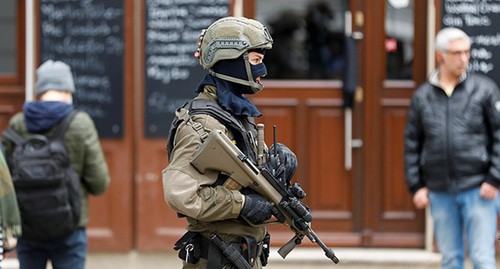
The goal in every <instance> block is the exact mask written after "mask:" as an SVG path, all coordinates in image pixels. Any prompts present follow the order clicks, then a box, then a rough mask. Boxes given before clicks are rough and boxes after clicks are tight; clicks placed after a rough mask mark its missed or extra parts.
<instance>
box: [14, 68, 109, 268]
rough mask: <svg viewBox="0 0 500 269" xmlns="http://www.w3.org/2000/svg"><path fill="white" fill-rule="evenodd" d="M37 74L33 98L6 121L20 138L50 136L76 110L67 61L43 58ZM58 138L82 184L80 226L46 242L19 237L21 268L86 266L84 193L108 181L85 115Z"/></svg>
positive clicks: (102, 189) (105, 185) (96, 139)
mask: <svg viewBox="0 0 500 269" xmlns="http://www.w3.org/2000/svg"><path fill="white" fill-rule="evenodd" d="M36 75H37V79H36V96H37V100H35V101H34V102H26V103H25V104H24V105H23V111H22V112H19V113H17V114H16V115H14V116H13V117H12V118H11V119H10V121H9V127H10V128H12V129H13V130H14V131H15V132H16V133H18V134H20V135H21V136H22V137H28V136H30V135H33V134H42V135H45V136H48V137H50V134H52V133H53V132H54V130H55V129H56V128H57V127H58V125H59V124H60V122H61V121H62V119H63V118H65V117H66V116H67V115H68V114H70V113H72V112H73V110H74V107H73V93H74V92H75V90H76V89H75V84H74V81H73V75H72V72H71V68H70V67H69V66H68V65H67V64H66V63H64V62H61V61H53V60H47V61H46V62H44V63H43V64H42V65H41V66H40V67H39V68H38V69H37V74H36ZM62 140H63V142H64V145H65V146H66V148H67V151H68V155H69V159H70V162H71V166H72V168H73V169H74V171H75V172H76V173H77V175H78V176H79V178H80V180H81V191H80V199H81V210H80V218H79V223H78V228H77V229H76V231H74V232H73V233H71V234H69V235H68V236H65V237H64V238H57V239H47V240H39V239H33V238H27V237H26V236H25V235H24V233H23V235H22V236H21V237H20V238H19V241H18V245H17V257H18V259H19V263H20V269H44V268H46V266H47V263H48V261H49V260H50V262H51V264H52V267H53V268H54V269H84V268H85V259H86V256H87V248H88V241H87V234H86V229H85V226H86V225H87V223H88V221H89V219H88V195H89V194H91V195H100V194H102V193H104V192H105V191H106V190H107V188H108V186H109V183H110V177H109V172H108V166H107V164H106V161H105V158H104V154H103V151H102V148H101V145H100V141H99V136H98V133H97V130H96V128H95V125H94V122H93V120H92V119H91V118H90V116H89V115H88V114H87V113H85V112H83V111H76V114H74V116H73V118H72V120H71V122H70V123H69V126H68V128H67V130H66V132H65V133H64V136H63V137H62ZM4 144H5V152H6V156H7V160H9V158H10V157H11V155H12V153H13V150H14V144H13V143H12V141H10V140H4ZM33 199H36V197H33ZM18 200H19V199H18ZM34 202H35V203H36V202H37V201H34ZM21 216H22V215H21ZM21 218H22V217H21ZM31 228H32V229H33V227H31ZM54 229H57V227H54ZM23 230H25V229H24V226H23Z"/></svg>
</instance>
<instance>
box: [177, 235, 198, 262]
mask: <svg viewBox="0 0 500 269" xmlns="http://www.w3.org/2000/svg"><path fill="white" fill-rule="evenodd" d="M200 236H201V235H200V234H199V233H195V232H187V233H185V234H184V235H183V236H182V237H181V238H180V239H179V240H177V242H175V245H174V250H179V258H180V259H181V260H183V261H187V262H188V263H191V264H197V263H198V262H199V261H200V257H201V242H200V241H201V240H200Z"/></svg>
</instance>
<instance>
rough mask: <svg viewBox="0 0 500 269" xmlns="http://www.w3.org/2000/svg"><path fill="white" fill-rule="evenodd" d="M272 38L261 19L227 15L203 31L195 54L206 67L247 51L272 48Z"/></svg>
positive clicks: (236, 56) (234, 57)
mask: <svg viewBox="0 0 500 269" xmlns="http://www.w3.org/2000/svg"><path fill="white" fill-rule="evenodd" d="M272 43H273V39H272V38H271V35H270V34H269V31H268V30H267V28H266V27H265V26H264V25H262V24H261V23H260V22H258V21H256V20H253V19H247V18H244V17H225V18H222V19H219V20H217V21H216V22H214V23H212V24H211V25H210V26H209V27H208V28H207V29H206V30H203V31H202V33H201V35H200V40H199V42H198V50H197V51H196V53H195V56H196V57H197V58H199V59H200V64H201V65H202V66H203V68H205V69H210V68H211V67H212V66H213V65H214V64H215V63H216V62H218V61H220V60H228V59H236V58H238V57H240V56H241V55H242V54H243V53H244V52H247V51H249V50H255V49H271V48H272Z"/></svg>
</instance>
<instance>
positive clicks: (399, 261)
mask: <svg viewBox="0 0 500 269" xmlns="http://www.w3.org/2000/svg"><path fill="white" fill-rule="evenodd" d="M335 254H336V255H337V256H338V257H339V259H340V263H339V264H334V263H333V262H331V261H330V260H329V259H328V258H326V257H325V256H324V253H323V252H322V251H321V250H319V249H315V248H297V249H294V250H293V251H292V252H291V253H290V254H289V256H288V257H287V258H286V259H285V260H283V259H282V258H281V257H280V256H279V255H278V254H277V252H276V249H272V250H271V257H270V262H269V265H268V266H266V267H265V268H266V269H323V268H347V269H396V268H398V269H401V268H411V269H434V268H435V269H438V268H439V259H440V255H439V254H437V253H430V252H426V251H424V250H418V249H363V248H339V249H335ZM498 260H499V261H500V257H499V258H498ZM7 263H8V264H6V263H4V265H3V267H1V268H2V269H15V268H18V267H17V261H15V260H12V259H10V260H9V261H7ZM49 268H51V267H49ZM170 268H172V269H175V268H181V266H180V260H179V259H178V258H177V256H176V253H173V252H141V253H138V252H135V251H133V252H128V253H90V255H89V257H88V261H87V266H86V269H170ZM466 268H467V269H472V266H471V265H470V263H467V266H466ZM497 269H500V263H499V264H497Z"/></svg>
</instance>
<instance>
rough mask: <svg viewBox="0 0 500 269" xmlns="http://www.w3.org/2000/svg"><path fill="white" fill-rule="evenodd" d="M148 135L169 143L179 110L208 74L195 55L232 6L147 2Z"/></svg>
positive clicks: (224, 1)
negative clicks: (203, 35) (205, 33)
mask: <svg viewBox="0 0 500 269" xmlns="http://www.w3.org/2000/svg"><path fill="white" fill-rule="evenodd" d="M145 11H146V16H145V17H146V23H145V28H146V29H145V35H146V36H145V57H144V58H145V99H144V102H145V104H144V107H145V113H144V117H145V118H144V123H145V124H144V135H145V136H146V137H161V138H165V137H166V136H167V135H168V130H169V128H170V124H171V123H172V120H173V118H174V115H175V114H174V113H175V110H176V108H177V107H179V106H181V105H182V104H184V103H185V102H186V101H187V100H189V99H191V98H193V97H194V96H195V90H196V87H197V86H198V84H199V82H200V81H201V80H202V79H203V77H204V76H205V74H206V71H204V70H203V68H202V67H201V66H200V64H199V62H198V59H196V58H195V57H194V56H193V54H194V52H195V51H196V49H197V46H196V42H197V41H198V38H199V36H200V33H201V30H202V29H206V28H207V27H208V26H209V25H210V24H211V23H212V22H214V21H216V20H217V19H219V18H221V17H226V16H228V14H229V0H147V1H146V9H145Z"/></svg>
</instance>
